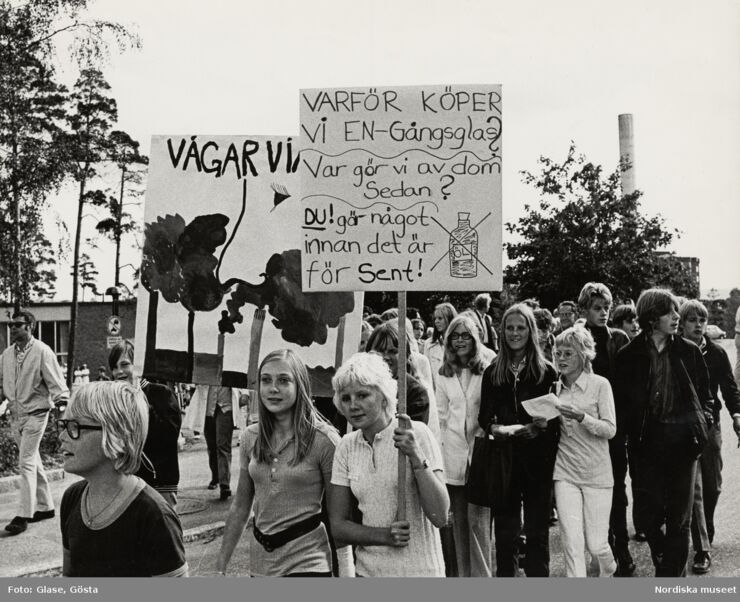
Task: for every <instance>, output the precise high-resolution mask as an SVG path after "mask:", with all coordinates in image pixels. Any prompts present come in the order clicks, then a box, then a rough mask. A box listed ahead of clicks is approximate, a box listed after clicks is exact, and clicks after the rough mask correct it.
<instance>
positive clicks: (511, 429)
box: [498, 424, 524, 435]
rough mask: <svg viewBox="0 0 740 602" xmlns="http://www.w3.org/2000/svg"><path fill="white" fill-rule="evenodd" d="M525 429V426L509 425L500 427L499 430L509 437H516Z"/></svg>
mask: <svg viewBox="0 0 740 602" xmlns="http://www.w3.org/2000/svg"><path fill="white" fill-rule="evenodd" d="M523 428H524V425H523V424H507V425H506V426H500V427H499V429H498V430H500V431H501V432H502V433H505V434H507V435H514V434H516V433H518V432H519V431H521V430H522V429H523Z"/></svg>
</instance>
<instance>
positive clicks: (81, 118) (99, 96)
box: [59, 69, 118, 385]
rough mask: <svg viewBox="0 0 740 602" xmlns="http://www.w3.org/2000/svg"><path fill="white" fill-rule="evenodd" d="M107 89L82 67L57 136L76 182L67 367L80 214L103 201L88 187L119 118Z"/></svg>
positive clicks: (94, 73) (103, 159)
mask: <svg viewBox="0 0 740 602" xmlns="http://www.w3.org/2000/svg"><path fill="white" fill-rule="evenodd" d="M109 90H110V86H109V85H108V83H107V82H106V81H105V78H104V77H103V74H102V73H101V72H100V71H98V70H97V69H84V70H83V71H82V72H81V73H80V77H79V79H78V80H77V82H76V83H75V85H74V89H73V90H72V93H71V95H70V107H69V111H68V113H67V116H66V121H67V125H68V128H69V129H68V131H66V132H64V133H62V134H61V135H60V136H59V143H60V147H61V148H62V149H63V156H64V160H65V163H66V166H67V169H68V170H69V173H70V174H71V175H72V177H73V178H74V180H75V181H76V182H77V185H78V195H77V223H76V229H75V239H74V240H75V242H74V251H73V253H74V255H73V270H74V271H73V274H72V310H71V316H70V321H71V324H72V326H71V328H70V333H69V349H68V352H67V357H68V365H70V366H74V365H75V363H74V361H75V331H76V324H77V309H78V307H77V305H78V293H79V276H80V257H81V255H80V247H81V241H82V217H83V214H84V209H85V206H86V205H88V204H99V203H101V202H103V199H104V194H103V193H102V191H100V190H96V189H92V188H90V186H91V184H92V182H94V180H95V178H96V177H97V175H98V170H99V168H100V165H101V164H102V163H104V162H106V161H107V160H108V157H109V155H110V143H109V138H110V132H111V129H112V126H113V124H114V123H115V121H116V119H117V118H118V109H117V106H116V101H115V100H114V99H113V98H112V97H110V96H109V94H108V91H109ZM67 380H68V383H69V384H70V385H71V381H72V374H71V371H70V373H68V374H67Z"/></svg>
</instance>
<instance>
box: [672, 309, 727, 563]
mask: <svg viewBox="0 0 740 602" xmlns="http://www.w3.org/2000/svg"><path fill="white" fill-rule="evenodd" d="M679 314H680V319H681V329H682V332H683V336H684V337H685V338H686V339H688V340H689V341H691V342H692V343H694V344H695V345H698V346H699V349H700V350H701V354H702V357H703V358H704V362H705V363H706V364H707V369H708V370H709V388H710V390H711V391H712V397H713V398H714V407H713V409H712V413H713V420H714V424H713V426H712V427H711V428H710V429H709V441H708V442H707V445H706V447H705V448H704V451H703V452H702V454H701V457H700V458H699V464H698V465H697V467H696V483H695V492H694V509H693V513H692V518H691V539H692V541H693V545H694V563H693V565H692V568H693V571H694V572H695V573H700V574H703V573H707V572H708V571H709V569H710V567H711V566H712V557H711V556H710V554H709V550H710V547H711V544H712V541H713V540H714V510H715V508H716V507H717V500H718V499H719V494H720V492H721V491H722V429H721V428H720V424H719V414H720V409H721V408H722V402H721V399H720V396H719V392H720V390H721V391H722V399H724V400H725V407H726V408H727V411H728V412H729V413H730V416H732V426H733V428H734V429H735V433H738V436H740V391H738V387H737V383H736V382H735V379H734V378H733V376H732V366H731V365H730V359H729V358H728V357H727V352H726V351H725V350H724V349H722V347H720V346H719V345H717V344H716V343H714V342H713V341H711V340H709V339H708V338H707V337H706V336H705V334H704V333H705V331H706V329H707V319H708V317H709V312H708V311H707V308H706V307H705V306H704V304H703V303H702V302H701V301H697V300H696V299H691V300H689V301H686V302H685V303H683V304H682V305H681V309H680V310H679Z"/></svg>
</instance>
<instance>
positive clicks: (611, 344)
mask: <svg viewBox="0 0 740 602" xmlns="http://www.w3.org/2000/svg"><path fill="white" fill-rule="evenodd" d="M585 326H586V330H588V331H589V332H591V333H592V334H593V331H594V330H595V329H594V328H593V327H591V326H590V325H589V324H586V325H585ZM606 336H607V340H606V355H607V361H606V362H602V361H594V362H592V368H593V371H594V373H595V374H598V375H599V376H603V377H604V378H606V379H607V380H608V381H609V384H610V385H611V387H612V392H613V391H614V390H615V389H616V386H617V353H618V352H619V350H620V349H621V348H622V347H624V346H625V345H627V343H629V342H630V339H629V337H628V336H627V335H626V334H625V333H624V331H622V330H619V329H618V328H609V327H608V326H607V327H606ZM604 366H606V367H607V368H606V369H603V367H604ZM614 412H615V415H616V419H617V435H618V436H619V435H621V434H622V433H623V432H624V429H625V420H626V413H625V411H624V409H623V408H621V407H620V406H619V402H618V400H617V399H616V398H615V400H614Z"/></svg>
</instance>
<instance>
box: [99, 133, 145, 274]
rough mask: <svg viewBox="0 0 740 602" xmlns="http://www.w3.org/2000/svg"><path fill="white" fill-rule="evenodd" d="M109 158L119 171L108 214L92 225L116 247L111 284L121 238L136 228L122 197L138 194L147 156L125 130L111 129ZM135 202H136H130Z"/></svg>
mask: <svg viewBox="0 0 740 602" xmlns="http://www.w3.org/2000/svg"><path fill="white" fill-rule="evenodd" d="M110 143H111V155H110V159H111V161H113V162H114V163H115V164H116V167H117V169H118V170H119V171H120V172H121V179H120V187H119V190H118V194H117V196H113V195H110V196H108V197H107V199H106V200H105V203H104V206H105V208H106V209H107V211H108V215H107V216H106V217H105V218H103V219H102V220H100V221H99V222H98V224H97V225H96V226H95V227H96V229H97V230H98V232H100V233H101V234H103V235H105V236H107V237H108V238H109V239H110V240H111V241H113V243H114V244H115V246H116V252H115V270H114V272H113V273H114V280H113V283H114V284H115V285H116V286H118V285H120V283H121V282H120V273H121V240H122V239H123V237H124V236H125V235H127V234H136V233H138V232H139V230H140V228H139V225H138V223H137V222H136V221H135V220H134V219H133V217H132V215H131V214H130V213H129V212H128V211H126V210H125V209H124V207H125V206H126V205H128V204H130V203H125V202H124V199H125V198H126V196H127V195H128V196H132V197H138V196H140V195H141V194H142V189H141V185H142V182H143V176H144V175H145V173H146V165H147V164H148V163H149V159H148V158H147V157H146V156H145V155H142V154H141V153H139V143H138V142H136V141H135V140H134V139H133V138H131V136H129V135H128V134H127V133H126V132H122V131H119V130H115V131H113V132H111V135H110ZM134 204H136V203H134Z"/></svg>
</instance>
